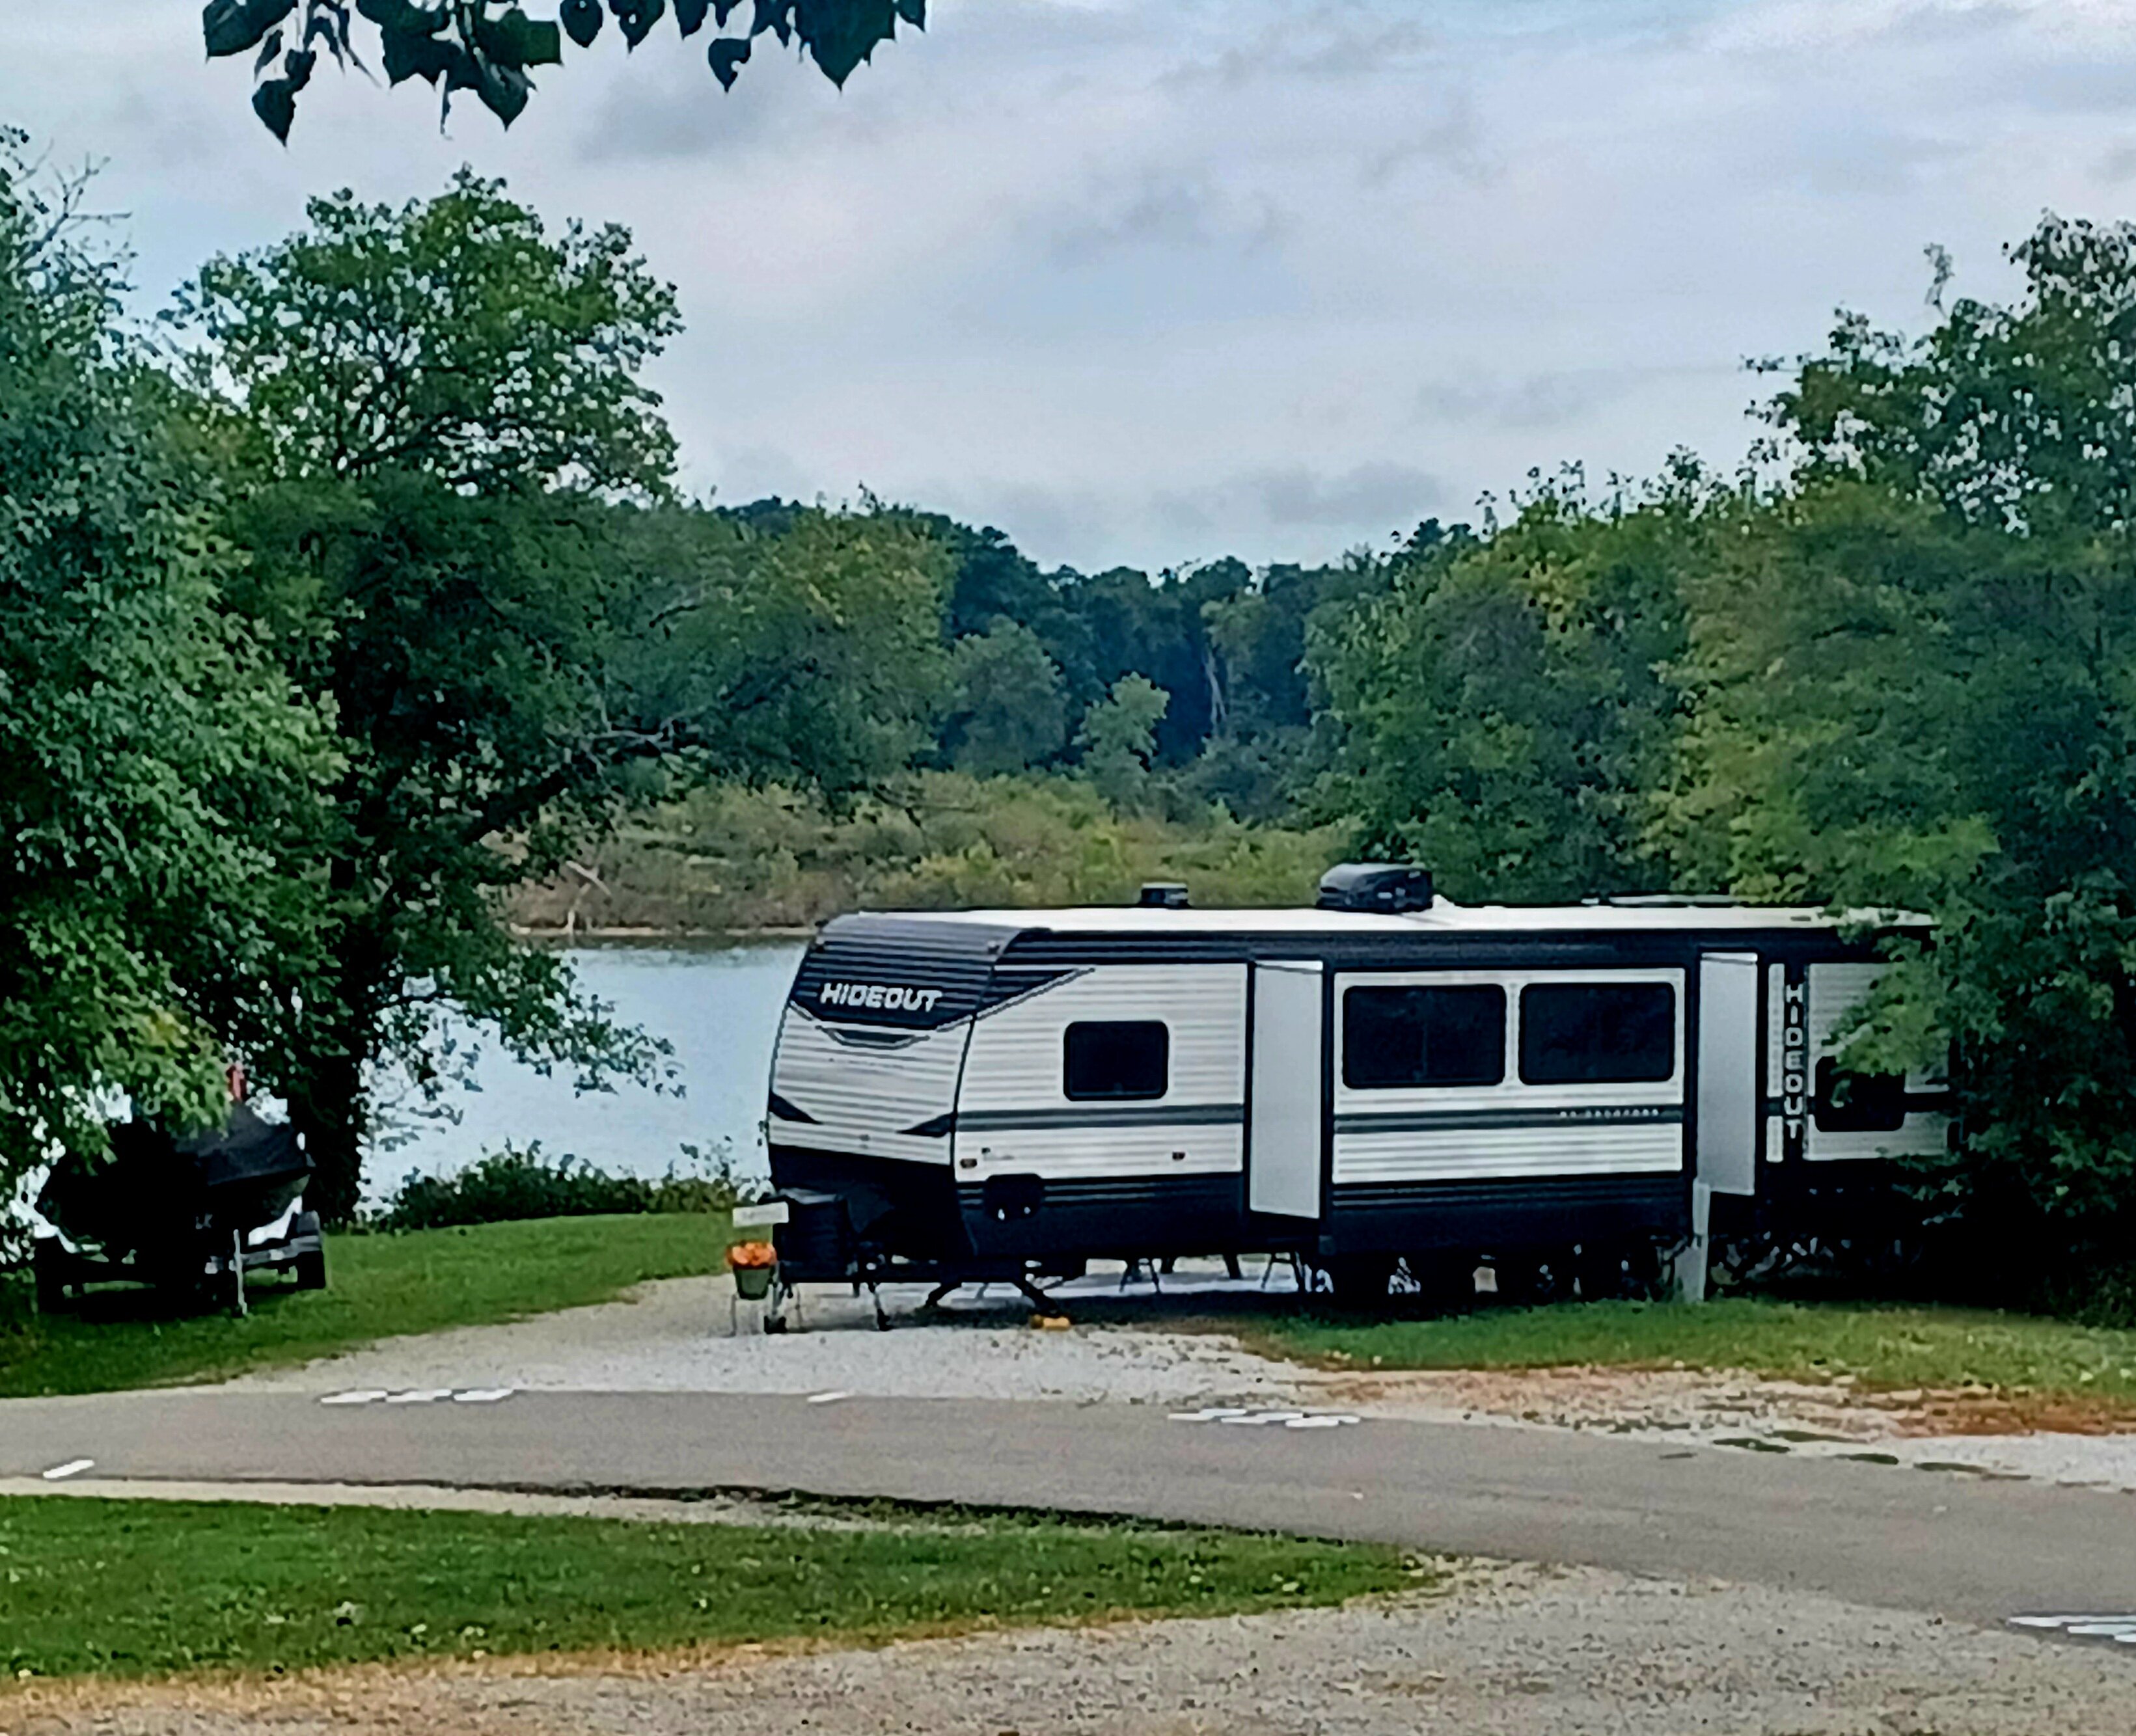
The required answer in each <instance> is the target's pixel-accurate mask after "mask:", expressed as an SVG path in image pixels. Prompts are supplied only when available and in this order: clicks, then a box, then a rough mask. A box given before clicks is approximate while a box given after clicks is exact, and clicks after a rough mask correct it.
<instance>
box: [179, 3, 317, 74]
mask: <svg viewBox="0 0 2136 1736" xmlns="http://www.w3.org/2000/svg"><path fill="white" fill-rule="evenodd" d="M296 9H297V0H208V4H207V5H206V6H205V7H202V8H201V39H202V40H203V41H204V42H205V43H206V46H207V51H208V57H209V58H210V59H211V60H215V59H220V58H221V57H222V56H226V55H233V54H243V53H245V51H247V50H248V49H251V48H254V47H255V46H258V44H259V42H260V39H261V38H262V37H263V36H265V35H266V34H267V32H269V31H270V30H272V29H273V28H274V27H275V26H276V25H278V24H279V23H280V22H282V21H283V20H284V18H286V17H289V14H290V13H291V12H294V11H295V10H296Z"/></svg>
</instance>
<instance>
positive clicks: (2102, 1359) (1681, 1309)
mask: <svg viewBox="0 0 2136 1736" xmlns="http://www.w3.org/2000/svg"><path fill="white" fill-rule="evenodd" d="M1249 1336H1250V1338H1251V1339H1252V1340H1253V1341H1255V1343H1256V1345H1257V1346H1258V1347H1259V1348H1261V1349H1264V1350H1269V1351H1270V1352H1273V1353H1274V1354H1276V1355H1287V1356H1292V1357H1296V1358H1299V1359H1302V1360H1308V1361H1311V1362H1316V1363H1320V1364H1323V1365H1327V1366H1330V1367H1336V1368H1351V1369H1359V1370H1369V1369H1371V1368H1374V1367H1379V1368H1383V1369H1457V1368H1501V1369H1522V1368H1551V1367H1561V1366H1564V1365H1570V1364H1579V1363H1585V1364H1596V1365H1606V1366H1614V1367H1620V1368H1639V1367H1659V1368H1668V1367H1669V1366H1671V1365H1674V1364H1677V1363H1681V1364H1682V1365H1684V1366H1685V1367H1687V1368H1697V1369H1740V1370H1747V1371H1749V1372H1750V1373H1752V1374H1759V1375H1776V1376H1779V1377H1781V1378H1784V1379H1789V1380H1808V1381H1825V1380H1836V1379H1837V1378H1839V1377H1840V1376H1842V1375H1852V1376H1853V1377H1854V1380H1855V1381H1856V1382H1857V1384H1859V1385H1861V1386H1863V1387H1867V1388H1883V1389H1905V1388H1910V1387H1935V1388H1949V1387H1960V1386H1965V1385H1968V1384H1978V1385H1983V1386H1988V1387H1993V1388H1996V1389H2001V1390H2004V1391H2027V1392H2036V1393H2044V1394H2057V1395H2066V1396H2070V1397H2081V1398H2084V1399H2094V1400H2102V1401H2105V1402H2108V1403H2111V1404H2130V1403H2136V1331H2109V1330H2105V1329H2103V1328H2097V1327H2090V1326H2071V1325H2069V1324H2068V1323H2066V1322H2065V1321H2056V1320H2046V1319H2041V1318H2038V1317H2034V1316H2031V1315H2023V1314H1999V1313H1986V1312H1976V1311H1973V1310H1969V1309H1962V1308H1925V1307H1878V1306H1872V1305H1866V1304H1853V1305H1847V1304H1840V1303H1802V1302H1769V1301H1760V1300H1755V1299H1751V1298H1748V1297H1726V1298H1723V1299H1721V1300H1719V1301H1716V1302H1703V1303H1700V1304H1697V1305H1687V1304H1685V1303H1682V1302H1566V1303H1561V1304H1558V1305H1556V1306H1553V1307H1541V1308H1504V1309H1486V1310H1483V1311H1480V1312H1477V1313H1474V1314H1468V1315H1460V1316H1455V1317H1449V1318H1444V1319H1436V1320H1393V1321H1370V1320H1363V1319H1358V1318H1355V1317H1330V1316H1323V1315H1299V1316H1295V1317H1290V1318H1288V1319H1286V1318H1281V1317H1275V1318H1268V1319H1264V1320H1261V1321H1256V1322H1255V1326H1254V1327H1253V1329H1252V1331H1251V1332H1250V1334H1249Z"/></svg>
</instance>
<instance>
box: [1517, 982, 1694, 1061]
mask: <svg viewBox="0 0 2136 1736" xmlns="http://www.w3.org/2000/svg"><path fill="white" fill-rule="evenodd" d="M1675 1074H1676V990H1675V989H1674V988H1673V987H1671V986H1670V985H1669V984H1668V983H1666V982H1547V983H1546V982H1536V983H1531V984H1530V985H1529V986H1528V987H1526V988H1524V989H1522V991H1521V1079H1522V1083H1524V1084H1530V1085H1604V1084H1611V1085H1631V1084H1658V1083H1660V1082H1661V1081H1663V1080H1664V1079H1672V1078H1674V1077H1675Z"/></svg>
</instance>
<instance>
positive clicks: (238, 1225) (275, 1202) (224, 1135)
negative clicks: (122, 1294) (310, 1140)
mask: <svg viewBox="0 0 2136 1736" xmlns="http://www.w3.org/2000/svg"><path fill="white" fill-rule="evenodd" d="M311 1173H312V1160H311V1158H310V1157H308V1156H307V1155H306V1154H305V1153H304V1152H303V1151H302V1150H300V1149H299V1147H298V1144H297V1136H296V1133H295V1132H294V1130H293V1129H291V1128H290V1127H288V1126H286V1125H284V1124H283V1123H279V1122H270V1121H267V1120H265V1119H263V1118H261V1117H260V1116H258V1115H256V1114H255V1113H253V1112H252V1110H251V1109H250V1108H247V1107H246V1106H245V1104H243V1103H238V1104H235V1105H233V1106H232V1108H231V1113H230V1118H229V1120H228V1121H227V1122H226V1123H225V1124H224V1125H223V1127H221V1129H220V1130H219V1131H211V1132H206V1133H197V1134H192V1135H190V1136H188V1137H183V1138H177V1137H172V1135H171V1134H170V1133H168V1132H166V1131H164V1130H163V1128H161V1127H157V1126H155V1125H154V1124H153V1123H148V1122H143V1121H129V1122H122V1123H119V1124H118V1125H116V1126H114V1127H113V1128H112V1129H111V1149H110V1151H109V1153H108V1154H107V1155H105V1156H104V1157H98V1158H94V1159H91V1158H88V1157H73V1156H70V1157H65V1158H62V1159H61V1161H59V1162H58V1163H57V1164H56V1165H54V1166H53V1168H52V1172H51V1177H50V1178H49V1179H48V1180H47V1181H46V1183H45V1186H44V1190H43V1191H42V1192H41V1194H40V1195H38V1196H37V1210H38V1211H39V1212H40V1213H41V1214H42V1215H44V1217H45V1218H46V1220H48V1221H49V1222H51V1224H52V1225H53V1226H54V1227H55V1228H56V1229H58V1230H59V1231H60V1232H61V1234H63V1235H65V1236H66V1238H67V1239H68V1240H70V1241H71V1242H74V1243H76V1244H95V1245H97V1246H100V1247H101V1248H102V1249H104V1252H105V1253H106V1254H109V1255H111V1256H114V1257H116V1256H118V1255H119V1254H127V1253H136V1254H143V1255H147V1256H151V1257H153V1255H154V1254H156V1253H157V1252H158V1249H160V1248H161V1247H163V1246H164V1245H166V1244H174V1243H182V1244H185V1245H186V1246H187V1247H190V1246H191V1245H192V1243H194V1242H195V1241H197V1240H198V1239H201V1238H204V1237H227V1236H228V1235H229V1234H231V1233H232V1232H235V1231H244V1230H251V1229H258V1228H259V1227H260V1225H262V1224H271V1223H273V1222H274V1220H276V1219H277V1218H279V1217H280V1216H281V1215H282V1214H283V1213H284V1211H286V1210H288V1209H289V1204H290V1202H291V1201H292V1200H294V1199H295V1198H296V1197H297V1195H299V1194H300V1193H301V1192H303V1186H304V1183H305V1182H306V1181H308V1180H309V1179H310V1177H311Z"/></svg>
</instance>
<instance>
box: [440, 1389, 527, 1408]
mask: <svg viewBox="0 0 2136 1736" xmlns="http://www.w3.org/2000/svg"><path fill="white" fill-rule="evenodd" d="M515 1391H517V1388H515V1387H509V1386H470V1387H468V1389H466V1390H465V1391H464V1392H457V1393H454V1394H453V1403H454V1404H496V1403H497V1402H498V1400H499V1399H508V1398H510V1397H511V1396H512V1394H513V1393H514V1392H515Z"/></svg>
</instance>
